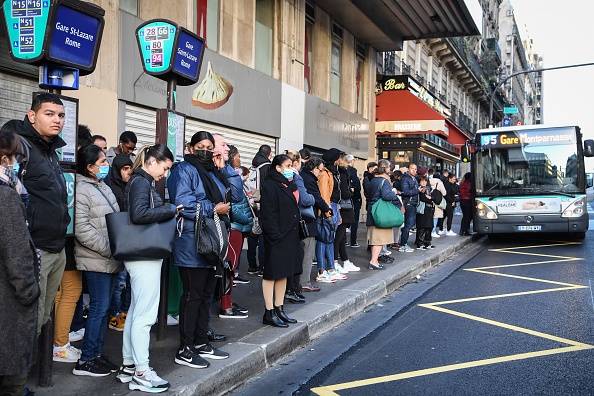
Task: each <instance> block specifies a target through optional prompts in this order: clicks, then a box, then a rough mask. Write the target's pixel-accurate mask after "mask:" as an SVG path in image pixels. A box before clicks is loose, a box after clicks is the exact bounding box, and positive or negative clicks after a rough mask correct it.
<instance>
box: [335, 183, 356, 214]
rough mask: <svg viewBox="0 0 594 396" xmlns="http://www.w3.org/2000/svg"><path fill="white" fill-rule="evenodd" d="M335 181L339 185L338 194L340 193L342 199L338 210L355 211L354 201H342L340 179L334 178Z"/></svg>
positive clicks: (339, 201)
mask: <svg viewBox="0 0 594 396" xmlns="http://www.w3.org/2000/svg"><path fill="white" fill-rule="evenodd" d="M334 180H335V181H336V182H337V183H338V192H339V193H340V199H339V200H338V209H340V210H349V209H353V200H352V199H342V191H341V190H340V178H337V177H336V176H334Z"/></svg>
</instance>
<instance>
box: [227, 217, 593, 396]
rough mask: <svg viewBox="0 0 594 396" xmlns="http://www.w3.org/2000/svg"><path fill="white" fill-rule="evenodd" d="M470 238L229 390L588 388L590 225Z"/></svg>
mask: <svg viewBox="0 0 594 396" xmlns="http://www.w3.org/2000/svg"><path fill="white" fill-rule="evenodd" d="M591 229H592V227H591ZM475 245H476V246H475V247H474V248H473V249H471V250H470V251H468V252H465V253H464V254H461V255H459V256H458V257H456V258H454V260H450V261H448V262H446V263H443V264H442V265H440V266H439V267H437V268H435V269H434V270H431V271H429V272H428V273H427V274H426V276H424V277H423V278H422V279H420V280H419V282H418V283H412V284H409V285H407V286H405V287H404V288H402V289H401V290H399V291H397V292H395V293H394V294H393V295H391V296H390V297H389V298H387V299H385V301H383V302H382V303H381V304H378V305H376V306H374V307H371V308H370V310H369V311H368V312H367V313H366V314H362V315H359V316H358V317H357V318H356V319H354V320H352V321H350V322H348V323H347V324H345V325H343V326H340V327H339V328H337V329H336V331H335V332H334V333H333V334H331V335H329V336H325V337H322V338H321V339H319V340H317V341H316V342H314V343H312V345H311V346H310V348H308V349H304V350H302V351H300V352H298V353H295V354H293V355H292V356H290V357H288V358H286V359H284V360H283V361H282V362H280V363H279V364H278V365H276V366H275V367H273V368H272V369H271V370H268V371H267V372H266V373H263V374H262V375H261V376H260V377H259V378H257V379H254V380H252V381H250V382H249V383H248V384H246V385H245V386H244V387H242V388H239V389H237V390H236V391H235V392H233V394H237V395H257V394H260V395H261V394H263V393H262V391H263V390H264V389H266V390H267V392H266V393H265V394H270V395H281V394H283V395H286V394H294V395H316V394H317V395H341V396H342V395H374V396H375V395H377V396H379V395H594V378H593V376H592V373H593V372H594V298H593V295H592V292H591V289H590V286H591V284H592V283H593V281H592V278H593V274H594V264H593V263H594V261H593V260H592V259H591V258H592V256H593V254H594V231H592V230H591V231H589V232H588V234H587V236H586V239H585V240H584V241H563V240H561V241H554V240H544V239H541V238H522V239H520V238H517V237H516V238H514V239H512V240H502V241H497V242H491V241H488V240H486V238H484V240H483V241H482V243H479V244H475ZM450 273H451V275H449V274H450ZM448 275H449V276H448ZM411 302H412V303H411Z"/></svg>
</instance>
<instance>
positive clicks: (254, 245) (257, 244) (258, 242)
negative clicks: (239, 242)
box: [247, 234, 266, 270]
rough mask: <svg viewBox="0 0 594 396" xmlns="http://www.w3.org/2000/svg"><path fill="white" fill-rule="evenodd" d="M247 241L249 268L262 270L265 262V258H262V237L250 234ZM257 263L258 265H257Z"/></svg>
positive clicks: (261, 235)
mask: <svg viewBox="0 0 594 396" xmlns="http://www.w3.org/2000/svg"><path fill="white" fill-rule="evenodd" d="M247 240H248V248H247V259H248V265H249V267H250V268H258V269H261V270H263V269H264V262H265V261H266V258H265V257H264V235H263V234H260V235H253V234H250V235H249V236H248V238H247ZM256 249H257V250H258V262H256ZM258 263H259V264H260V265H258Z"/></svg>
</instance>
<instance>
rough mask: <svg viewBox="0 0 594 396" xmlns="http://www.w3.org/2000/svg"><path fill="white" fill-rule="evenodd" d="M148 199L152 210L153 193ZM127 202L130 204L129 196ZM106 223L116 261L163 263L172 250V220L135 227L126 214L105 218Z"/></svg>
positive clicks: (173, 233)
mask: <svg viewBox="0 0 594 396" xmlns="http://www.w3.org/2000/svg"><path fill="white" fill-rule="evenodd" d="M99 191H101V190H99ZM128 195H130V190H128ZM150 199H151V208H154V207H155V202H154V200H153V192H152V191H150ZM107 202H109V200H108V201H107ZM128 202H130V197H129V196H128ZM105 221H106V222H107V233H108V235H109V247H110V248H111V255H112V256H113V258H115V259H116V260H121V261H138V260H154V259H164V258H166V257H169V255H170V254H171V251H172V250H173V237H174V235H175V217H172V218H171V219H168V220H163V221H160V222H156V223H150V224H135V223H133V222H132V220H131V219H130V213H129V212H114V213H109V214H107V215H106V216H105Z"/></svg>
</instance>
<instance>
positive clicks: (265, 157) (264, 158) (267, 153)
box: [246, 144, 272, 276]
mask: <svg viewBox="0 0 594 396" xmlns="http://www.w3.org/2000/svg"><path fill="white" fill-rule="evenodd" d="M271 159H272V148H271V147H270V146H269V145H267V144H263V145H261V146H260V148H259V149H258V152H257V153H256V155H255V156H254V159H253V160H252V166H251V167H250V174H249V176H248V180H247V182H246V184H247V186H248V189H249V194H250V195H251V196H252V198H253V199H254V202H256V206H257V210H256V211H255V213H256V216H257V217H258V218H259V217H260V210H259V208H260V186H261V185H262V183H264V181H265V180H266V179H267V178H268V172H269V171H270V164H271ZM260 225H262V224H260ZM247 240H248V249H247V259H248V274H249V275H258V276H262V275H263V274H264V260H265V259H264V236H263V235H262V234H260V235H253V234H249V236H248V238H247ZM256 251H257V253H258V261H256Z"/></svg>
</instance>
